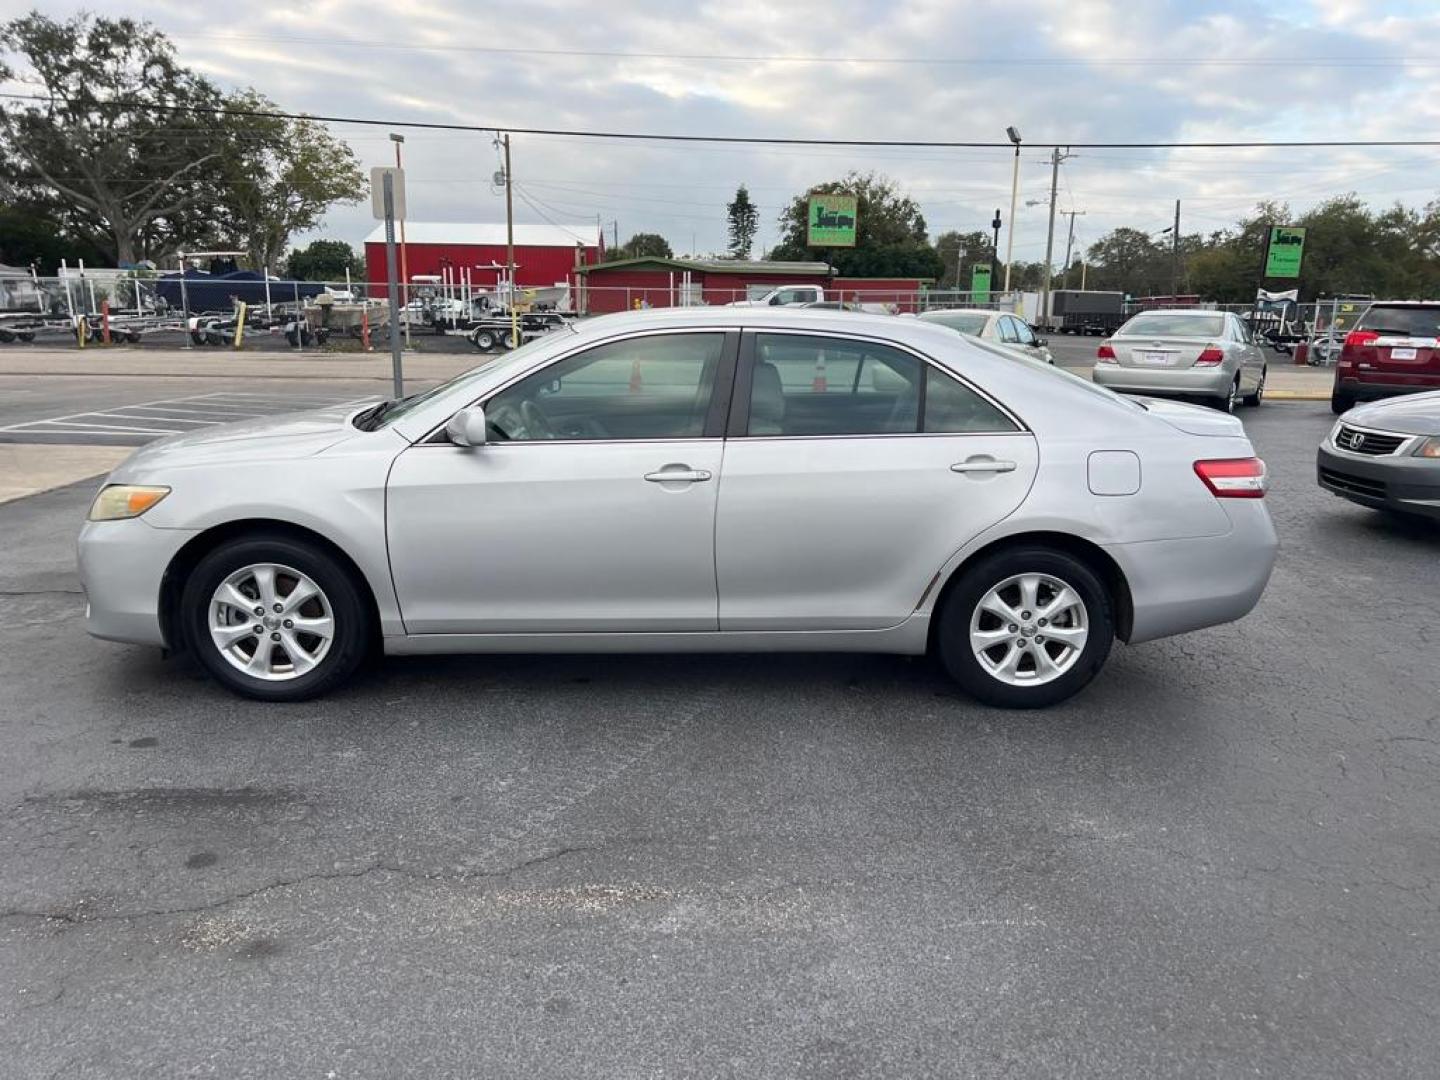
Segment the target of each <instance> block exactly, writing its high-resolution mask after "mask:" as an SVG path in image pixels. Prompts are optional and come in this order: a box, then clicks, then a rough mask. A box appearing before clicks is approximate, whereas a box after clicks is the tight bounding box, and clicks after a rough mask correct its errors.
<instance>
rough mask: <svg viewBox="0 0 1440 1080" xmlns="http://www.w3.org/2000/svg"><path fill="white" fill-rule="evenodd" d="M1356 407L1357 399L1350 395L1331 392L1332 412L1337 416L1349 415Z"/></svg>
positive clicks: (1336, 391)
mask: <svg viewBox="0 0 1440 1080" xmlns="http://www.w3.org/2000/svg"><path fill="white" fill-rule="evenodd" d="M1354 407H1355V399H1354V398H1353V397H1351V396H1350V395H1349V394H1342V393H1340V391H1338V390H1332V391H1331V392H1330V411H1331V412H1332V413H1334V414H1335V415H1336V416H1339V415H1340V414H1342V413H1347V412H1349V411H1350V410H1351V409H1353V408H1354Z"/></svg>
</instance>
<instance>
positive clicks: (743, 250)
mask: <svg viewBox="0 0 1440 1080" xmlns="http://www.w3.org/2000/svg"><path fill="white" fill-rule="evenodd" d="M725 216H726V218H727V219H728V221H729V225H728V226H727V234H728V236H729V238H730V251H729V253H730V258H732V259H748V258H749V257H750V249H751V248H752V247H753V246H754V244H755V234H756V232H758V231H759V229H760V211H759V210H758V209H757V208H756V206H755V204H754V203H753V202H751V201H750V192H748V191H746V190H745V185H744V184H741V185H740V186H739V188H737V189H736V191H735V201H734V202H732V203H730V204H729V205H728V206H726V207H725Z"/></svg>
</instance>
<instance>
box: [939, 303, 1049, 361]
mask: <svg viewBox="0 0 1440 1080" xmlns="http://www.w3.org/2000/svg"><path fill="white" fill-rule="evenodd" d="M919 317H920V319H921V320H923V321H924V322H931V323H935V324H936V325H938V326H945V327H948V328H949V329H951V330H954V331H956V332H957V333H961V334H967V335H969V336H970V337H973V338H979V339H980V340H981V341H988V342H990V344H992V345H999V346H1001V347H1003V348H1006V349H1009V350H1011V351H1012V352H1016V353H1018V354H1019V355H1021V356H1024V357H1026V358H1028V359H1030V360H1039V361H1040V362H1041V363H1044V364H1053V363H1055V357H1054V356H1053V355H1052V354H1051V352H1050V349H1049V347H1048V346H1046V344H1045V339H1044V338H1042V337H1038V336H1036V334H1035V331H1034V330H1033V329H1032V328H1031V326H1030V324H1029V323H1027V322H1026V321H1025V320H1024V319H1022V318H1020V316H1018V315H1011V314H1010V313H1009V312H1008V311H990V310H988V309H985V308H945V309H940V310H936V311H926V312H924V313H923V314H921V315H920V316H919Z"/></svg>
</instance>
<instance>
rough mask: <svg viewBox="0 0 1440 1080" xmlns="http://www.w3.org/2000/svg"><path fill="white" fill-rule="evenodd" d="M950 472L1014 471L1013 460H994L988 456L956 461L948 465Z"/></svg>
mask: <svg viewBox="0 0 1440 1080" xmlns="http://www.w3.org/2000/svg"><path fill="white" fill-rule="evenodd" d="M950 471H951V472H1014V471H1015V462H1013V461H994V460H992V459H988V458H982V459H980V460H978V461H977V460H974V459H971V460H970V461H957V462H956V463H955V464H954V465H951V466H950Z"/></svg>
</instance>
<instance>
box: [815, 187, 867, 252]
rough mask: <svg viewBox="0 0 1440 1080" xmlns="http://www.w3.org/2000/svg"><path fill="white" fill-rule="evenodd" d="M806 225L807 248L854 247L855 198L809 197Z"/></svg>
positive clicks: (836, 196)
mask: <svg viewBox="0 0 1440 1080" xmlns="http://www.w3.org/2000/svg"><path fill="white" fill-rule="evenodd" d="M806 224H807V228H806V237H805V243H806V244H807V245H808V246H809V247H854V246H855V196H854V195H811V196H810V217H809V220H808V222H807V223H806Z"/></svg>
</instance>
